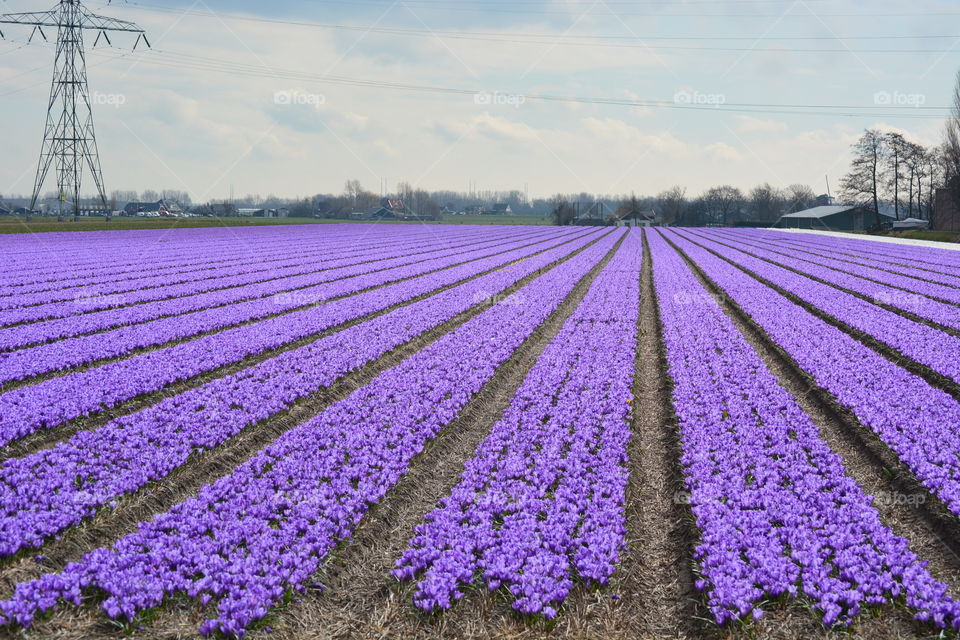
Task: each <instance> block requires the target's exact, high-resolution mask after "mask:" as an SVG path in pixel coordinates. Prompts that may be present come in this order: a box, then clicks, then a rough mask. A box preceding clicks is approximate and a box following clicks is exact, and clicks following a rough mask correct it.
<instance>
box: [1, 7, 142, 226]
mask: <svg viewBox="0 0 960 640" xmlns="http://www.w3.org/2000/svg"><path fill="white" fill-rule="evenodd" d="M0 24H22V25H26V26H29V27H33V30H32V31H31V32H30V38H29V39H28V42H30V41H32V40H33V37H34V36H35V35H36V34H37V33H39V34H40V36H41V37H42V38H43V39H44V40H45V41H46V40H47V34H46V33H45V32H44V28H47V29H54V28H56V29H57V53H56V57H55V58H54V63H53V82H52V83H51V85H50V100H49V102H48V103H47V124H46V128H45V129H44V132H43V146H42V147H41V150H40V162H39V164H38V165H37V177H36V180H35V182H34V186H33V196H32V197H31V198H30V211H31V212H32V211H33V210H34V209H35V208H36V205H37V200H38V199H39V197H40V189H41V188H42V187H43V182H44V180H45V179H46V177H47V173H48V172H49V171H50V167H51V166H52V165H53V164H54V162H56V165H57V197H58V199H59V201H60V206H59V217H60V219H61V220H62V219H63V208H64V205H65V204H66V205H67V206H68V207H70V205H71V204H72V208H73V215H74V219H76V216H77V214H78V213H79V209H80V182H81V178H82V174H83V168H84V165H86V166H87V167H88V168H89V169H90V173H91V174H92V176H93V181H94V183H95V184H96V187H97V195H98V196H99V197H100V203H101V205H102V206H103V209H104V211H107V210H108V206H107V196H106V192H105V191H104V189H103V172H102V171H101V169H100V156H99V154H98V152H97V138H96V135H95V133H94V130H93V110H92V109H91V106H90V90H89V87H88V85H87V59H86V55H85V53H84V49H83V32H84V31H85V30H88V31H96V32H97V38H96V40H94V42H93V46H97V44H98V43H99V42H100V38H103V39H104V40H105V41H106V43H107V44H108V45H110V44H112V43H111V42H110V35H109V32H111V31H114V32H116V31H121V32H127V33H135V34H137V41H136V42H135V43H134V44H133V48H134V49H136V48H137V45H139V44H140V41H141V40H143V42H144V43H145V44H146V45H147V47H149V46H150V41H149V40H147V35H146V33H145V32H144V30H143V29H141V28H140V27H138V26H137V25H135V24H134V23H132V22H126V21H124V20H117V19H115V18H108V17H106V16H98V15H96V14H93V13H90V12H89V11H88V10H87V9H86V7H84V6H83V3H82V2H81V1H80V0H60V3H59V4H58V5H57V6H56V7H54V8H53V9H50V10H49V11H37V12H33V13H6V14H0ZM2 37H4V35H3V31H0V38H2ZM108 215H109V214H108Z"/></svg>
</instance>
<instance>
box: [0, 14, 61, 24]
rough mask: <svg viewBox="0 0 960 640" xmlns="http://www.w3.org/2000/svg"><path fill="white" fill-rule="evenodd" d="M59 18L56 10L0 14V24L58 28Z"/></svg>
mask: <svg viewBox="0 0 960 640" xmlns="http://www.w3.org/2000/svg"><path fill="white" fill-rule="evenodd" d="M59 23H60V18H59V16H58V15H57V11H56V10H50V11H34V12H32V13H2V14H0V24H25V25H27V26H32V27H58V26H60V24H59Z"/></svg>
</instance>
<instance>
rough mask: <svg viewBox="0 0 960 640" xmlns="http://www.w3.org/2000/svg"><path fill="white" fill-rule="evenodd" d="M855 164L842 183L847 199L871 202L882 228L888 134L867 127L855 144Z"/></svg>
mask: <svg viewBox="0 0 960 640" xmlns="http://www.w3.org/2000/svg"><path fill="white" fill-rule="evenodd" d="M852 150H853V164H852V166H851V168H850V173H848V174H847V175H845V176H844V177H843V180H842V181H841V182H840V186H841V189H842V193H843V196H844V198H846V199H848V200H850V201H851V202H856V203H860V204H867V203H870V204H871V205H872V208H873V214H874V217H875V218H876V226H877V228H879V227H880V224H881V223H880V188H881V186H882V185H881V182H882V171H883V163H884V156H885V155H886V153H887V149H886V144H885V137H884V135H883V134H882V133H881V132H880V131H879V130H877V129H867V130H866V131H864V132H863V135H862V136H860V139H859V140H858V141H857V142H856V143H854V145H853V146H852Z"/></svg>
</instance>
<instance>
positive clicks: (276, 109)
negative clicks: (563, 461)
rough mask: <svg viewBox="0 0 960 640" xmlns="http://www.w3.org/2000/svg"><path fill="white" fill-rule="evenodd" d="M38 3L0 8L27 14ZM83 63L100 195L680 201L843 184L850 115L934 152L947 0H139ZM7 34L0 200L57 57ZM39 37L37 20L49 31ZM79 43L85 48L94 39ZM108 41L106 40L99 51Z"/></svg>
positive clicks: (952, 58)
mask: <svg viewBox="0 0 960 640" xmlns="http://www.w3.org/2000/svg"><path fill="white" fill-rule="evenodd" d="M53 4H54V0H0V11H3V12H18V11H38V10H42V9H46V8H49V7H48V5H51V6H52V5H53ZM87 6H88V8H89V9H90V10H91V11H93V12H95V13H101V14H108V15H111V16H114V17H117V18H122V19H126V20H132V21H135V22H137V23H138V24H139V25H141V26H142V27H144V28H145V29H146V30H147V32H148V36H149V38H150V42H151V44H152V45H153V47H154V48H153V50H151V51H145V50H142V49H138V51H136V52H131V51H130V48H131V46H132V45H133V41H134V38H133V37H129V36H128V35H126V34H116V35H115V36H114V37H113V38H112V41H113V47H112V48H108V47H103V46H98V47H97V49H94V50H91V51H90V52H89V54H88V58H87V62H88V70H89V76H90V88H91V91H92V92H93V94H94V95H93V97H94V102H95V107H94V108H95V112H94V113H95V119H96V126H97V132H98V138H99V142H100V152H101V156H102V163H103V169H104V175H105V179H106V183H107V189H108V191H109V190H113V189H136V190H143V189H156V190H160V189H178V190H186V191H189V192H190V193H191V195H192V197H193V198H194V200H195V201H205V200H208V199H213V198H216V199H221V198H225V197H227V196H228V195H229V194H230V190H231V186H232V187H233V189H234V192H235V193H236V194H237V195H238V196H239V195H242V194H247V193H251V194H260V195H263V196H266V195H268V194H277V195H284V196H295V195H306V194H314V193H325V192H339V191H340V190H341V189H342V187H343V183H344V181H345V180H347V179H350V178H356V179H359V180H360V181H361V183H363V185H364V186H365V187H367V188H368V189H371V190H373V191H379V190H380V188H381V183H382V181H386V183H387V184H388V185H389V186H390V188H393V186H395V184H396V183H397V182H399V181H401V180H406V181H409V182H411V183H414V184H415V185H418V186H422V187H424V188H427V189H455V190H467V189H468V187H469V186H470V185H476V186H477V187H478V188H479V189H520V190H522V189H524V188H527V189H528V190H529V193H530V195H531V197H535V196H542V195H549V194H551V193H554V192H558V191H562V192H580V191H585V192H590V193H628V192H631V191H634V192H636V193H644V194H655V193H656V192H658V191H659V190H662V189H664V188H667V187H670V186H671V185H673V184H683V185H685V186H687V187H688V190H689V193H691V194H695V193H698V192H700V191H702V190H703V189H705V188H707V187H709V186H712V185H715V184H721V183H729V184H733V185H736V186H739V187H742V188H750V187H752V186H753V185H755V184H757V183H759V182H764V181H768V182H770V183H772V184H775V185H787V184H790V183H794V182H803V183H808V184H810V185H812V186H814V188H815V189H817V191H823V190H825V186H824V180H825V176H829V178H830V181H831V184H832V185H834V186H835V185H837V183H838V182H839V180H840V177H841V176H842V174H843V173H844V171H845V170H846V168H847V165H848V162H849V153H848V148H849V145H850V143H851V142H852V141H854V140H855V139H856V137H857V136H858V134H859V133H860V132H861V131H862V130H863V129H864V128H866V127H871V126H883V127H887V128H893V129H898V130H902V131H903V132H905V133H906V134H907V135H908V137H910V138H911V139H913V140H915V141H917V142H921V143H924V144H935V143H937V142H938V141H939V137H940V136H939V133H940V130H941V128H942V125H943V121H942V116H943V115H944V113H945V112H946V111H945V107H946V106H947V105H948V104H949V100H950V94H951V90H952V84H953V77H954V74H955V73H956V72H957V70H958V68H960V36H958V35H957V34H958V32H957V29H956V28H955V27H951V25H956V24H958V20H960V3H958V2H956V1H944V0H915V1H914V2H909V3H906V2H887V1H886V0H863V1H859V2H857V1H852V0H796V1H794V0H672V1H667V0H636V1H626V0H488V1H486V2H479V1H476V2H475V1H473V0H402V1H393V0H309V1H301V2H292V1H281V0H277V1H274V2H262V1H257V2H254V1H253V0H232V1H227V0H206V1H204V0H197V1H196V2H190V1H184V2H181V1H179V0H171V1H169V2H164V1H163V0H147V1H145V2H133V1H131V2H123V1H122V0H118V1H115V2H112V3H111V4H109V5H108V4H107V3H106V1H105V0H89V2H88V4H87ZM3 31H4V34H5V35H6V38H7V39H6V40H5V41H0V121H2V123H3V127H2V136H0V140H2V144H0V150H2V153H0V194H2V195H10V194H17V193H22V194H26V193H28V192H29V191H30V190H31V188H32V182H33V173H34V170H35V162H36V160H35V158H36V156H37V154H38V152H39V147H40V140H41V134H42V130H43V121H44V116H45V104H46V100H47V93H48V90H49V81H50V74H51V70H52V64H53V49H52V47H51V46H50V45H45V44H43V43H42V41H41V42H40V43H39V44H37V42H36V41H37V40H39V36H37V37H36V38H35V39H34V40H35V43H34V44H32V45H29V46H26V45H25V41H26V39H27V37H28V36H29V35H30V31H29V28H27V27H17V26H8V25H5V28H4V29H3ZM47 35H48V36H49V37H52V36H53V34H52V33H48V34H47ZM92 40H93V38H92V37H90V39H89V41H88V44H92ZM101 44H102V43H101Z"/></svg>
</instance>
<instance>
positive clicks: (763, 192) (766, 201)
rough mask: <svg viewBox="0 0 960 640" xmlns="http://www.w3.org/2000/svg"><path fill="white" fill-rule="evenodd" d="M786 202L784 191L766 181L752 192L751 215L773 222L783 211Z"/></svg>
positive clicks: (755, 218)
mask: <svg viewBox="0 0 960 640" xmlns="http://www.w3.org/2000/svg"><path fill="white" fill-rule="evenodd" d="M785 202H786V196H785V195H784V193H783V191H781V190H780V189H778V188H776V187H773V186H770V184H769V183H766V182H765V183H763V184H762V185H760V186H759V187H754V189H753V190H752V191H751V192H750V199H749V204H748V209H749V211H750V217H751V218H752V219H754V220H760V221H762V222H773V221H775V220H777V218H779V217H780V215H781V214H782V213H783V207H784V204H785Z"/></svg>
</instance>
